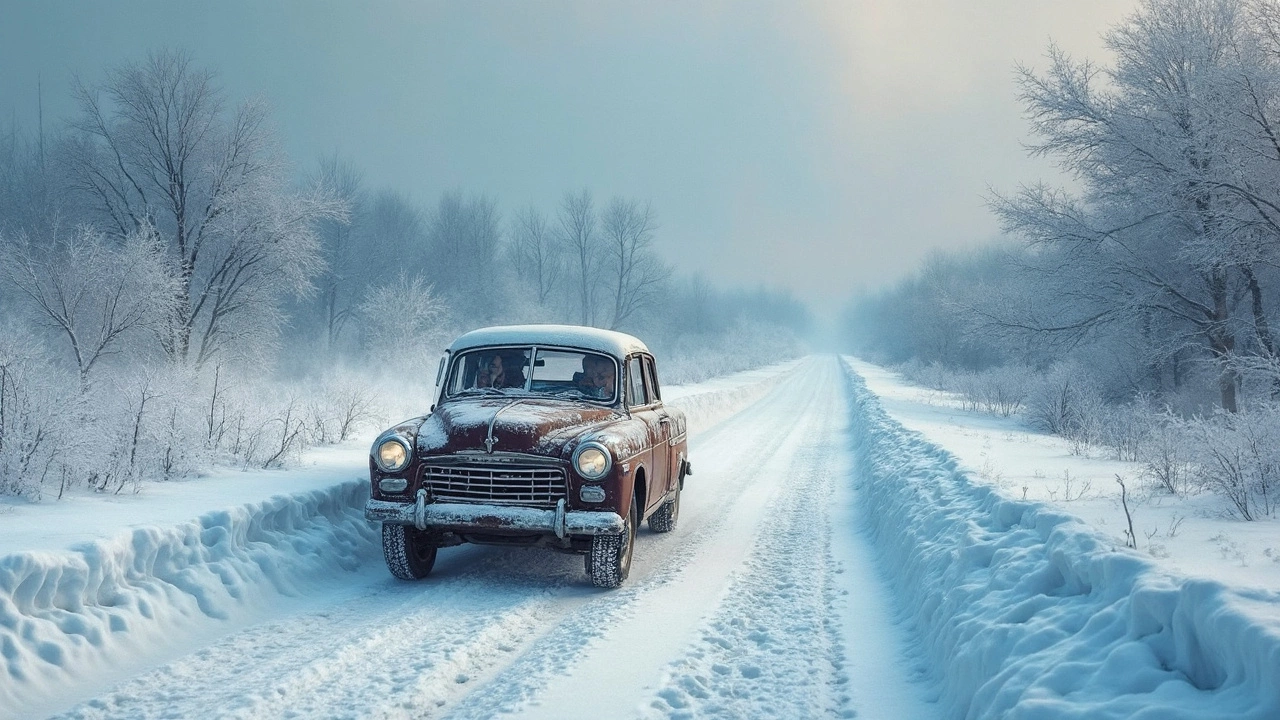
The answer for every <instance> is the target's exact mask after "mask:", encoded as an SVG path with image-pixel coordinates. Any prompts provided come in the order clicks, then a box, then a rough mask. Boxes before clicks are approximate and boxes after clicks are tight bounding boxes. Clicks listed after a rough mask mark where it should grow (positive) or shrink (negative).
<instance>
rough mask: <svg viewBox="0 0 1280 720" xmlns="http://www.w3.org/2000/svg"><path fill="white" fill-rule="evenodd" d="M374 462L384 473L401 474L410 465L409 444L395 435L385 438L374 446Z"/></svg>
mask: <svg viewBox="0 0 1280 720" xmlns="http://www.w3.org/2000/svg"><path fill="white" fill-rule="evenodd" d="M373 461H374V462H375V463H377V464H378V467H379V468H382V471H383V472H400V471H401V470H403V469H405V468H406V467H408V465H409V443H407V442H405V440H404V438H401V437H399V436H395V435H393V436H391V437H388V438H383V439H382V440H379V441H378V442H377V443H376V444H375V445H374V446H373Z"/></svg>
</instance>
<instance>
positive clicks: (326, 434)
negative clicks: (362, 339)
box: [306, 372, 386, 445]
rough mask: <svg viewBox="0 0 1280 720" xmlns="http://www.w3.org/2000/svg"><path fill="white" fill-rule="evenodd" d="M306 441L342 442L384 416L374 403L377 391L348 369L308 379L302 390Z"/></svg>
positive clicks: (366, 380) (323, 443)
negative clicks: (310, 381) (305, 415)
mask: <svg viewBox="0 0 1280 720" xmlns="http://www.w3.org/2000/svg"><path fill="white" fill-rule="evenodd" d="M306 397H307V401H306V412H307V420H306V424H307V441H308V442H309V443H310V444H314V445H326V444H330V443H337V442H344V441H346V440H349V439H350V438H351V437H352V435H354V434H355V433H357V432H359V431H360V430H362V429H364V428H365V427H366V426H372V425H376V424H381V423H382V422H383V421H384V420H385V417H386V416H385V413H384V409H383V408H379V407H378V406H377V398H378V392H377V390H376V388H375V387H374V385H373V383H372V382H371V381H370V380H369V379H367V378H362V377H359V376H357V375H354V374H349V373H340V372H335V373H330V374H328V375H326V376H324V377H321V378H319V379H318V380H317V381H316V382H314V383H310V384H309V385H308V386H307V391H306Z"/></svg>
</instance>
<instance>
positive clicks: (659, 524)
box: [649, 485, 680, 533]
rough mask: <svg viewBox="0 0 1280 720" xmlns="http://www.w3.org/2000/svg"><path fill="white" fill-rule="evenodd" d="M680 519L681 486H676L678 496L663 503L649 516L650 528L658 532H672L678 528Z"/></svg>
mask: <svg viewBox="0 0 1280 720" xmlns="http://www.w3.org/2000/svg"><path fill="white" fill-rule="evenodd" d="M678 519H680V486H679V485H677V486H676V496H675V497H673V498H671V499H670V500H668V501H666V502H664V503H662V507H660V508H658V509H657V510H655V511H654V512H653V514H652V515H650V516H649V529H650V530H652V531H654V532H656V533H665V532H671V531H672V530H675V529H676V520H678Z"/></svg>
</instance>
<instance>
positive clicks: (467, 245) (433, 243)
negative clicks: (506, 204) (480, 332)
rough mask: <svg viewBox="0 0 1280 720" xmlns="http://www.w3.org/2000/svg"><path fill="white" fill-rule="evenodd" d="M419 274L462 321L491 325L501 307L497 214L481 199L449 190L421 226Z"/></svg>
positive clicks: (490, 202)
mask: <svg viewBox="0 0 1280 720" xmlns="http://www.w3.org/2000/svg"><path fill="white" fill-rule="evenodd" d="M426 240H427V251H428V256H427V258H426V264H425V267H424V268H423V271H424V273H425V275H426V277H427V278H429V280H430V282H431V284H432V285H433V286H434V287H435V290H436V292H438V293H439V294H440V296H441V297H443V298H444V299H445V301H446V302H447V303H448V304H449V306H450V307H451V309H453V311H454V312H455V313H456V314H457V316H458V317H459V318H463V319H465V321H466V322H473V323H487V322H492V321H493V320H494V318H495V317H497V316H498V314H499V313H500V312H501V311H502V310H503V309H504V308H503V305H504V303H503V296H504V294H505V285H504V284H503V283H502V282H501V272H500V263H499V262H498V261H499V250H500V247H501V243H502V228H501V216H500V215H499V214H498V207H497V203H495V202H494V201H493V200H492V199H490V198H488V197H485V196H483V195H476V196H473V197H471V198H467V199H464V198H463V196H462V195H461V193H457V192H449V193H445V194H444V195H443V196H441V198H440V202H439V203H438V204H437V206H436V209H435V212H433V213H432V215H431V217H430V219H429V220H428V222H427V237H426Z"/></svg>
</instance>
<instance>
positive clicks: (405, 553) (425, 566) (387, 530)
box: [382, 523, 436, 580]
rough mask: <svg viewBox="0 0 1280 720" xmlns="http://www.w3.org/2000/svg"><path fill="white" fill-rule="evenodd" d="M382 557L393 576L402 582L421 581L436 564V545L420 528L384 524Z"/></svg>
mask: <svg viewBox="0 0 1280 720" xmlns="http://www.w3.org/2000/svg"><path fill="white" fill-rule="evenodd" d="M382 556H383V558H385V559H386V561H387V569H388V570H390V571H391V574H392V575H395V576H396V577H398V578H400V579H401V580H421V579H422V578H424V577H426V576H427V575H428V574H430V572H431V567H432V566H433V565H435V564H436V545H435V543H433V542H431V541H430V539H429V538H428V537H427V534H426V533H425V532H423V531H422V530H419V529H418V528H415V527H410V526H408V525H392V524H390V523H383V524H382Z"/></svg>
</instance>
